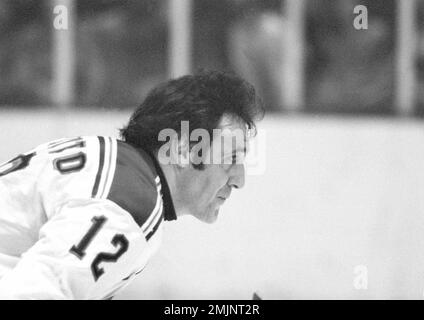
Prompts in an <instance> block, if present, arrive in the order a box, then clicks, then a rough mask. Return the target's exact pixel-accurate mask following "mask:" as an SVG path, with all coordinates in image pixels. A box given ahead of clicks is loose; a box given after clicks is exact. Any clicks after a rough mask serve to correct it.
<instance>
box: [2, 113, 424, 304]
mask: <svg viewBox="0 0 424 320" xmlns="http://www.w3.org/2000/svg"><path fill="white" fill-rule="evenodd" d="M129 113H130V111H126V112H110V111H104V112H102V111H100V112H94V111H93V112H90V111H79V112H78V111H74V112H73V113H68V114H66V113H65V114H63V113H62V112H57V113H55V112H54V111H51V110H46V111H42V110H37V111H34V112H32V113H31V112H27V111H26V112H18V111H1V112H0V128H1V132H2V135H1V136H0V146H1V147H0V148H1V152H0V161H6V160H7V159H9V158H10V157H12V156H14V155H16V154H18V153H20V152H24V151H27V150H29V149H31V148H32V147H34V146H35V145H37V144H39V143H42V142H46V141H48V140H52V139H56V138H60V137H65V136H74V135H89V134H97V135H112V136H116V135H117V130H116V129H118V128H119V127H121V126H122V125H123V124H124V123H125V121H126V119H127V117H128V116H129ZM259 130H264V131H266V157H265V158H266V171H265V173H264V174H263V175H251V176H250V175H249V176H247V180H246V186H245V188H244V189H242V190H234V192H233V195H232V199H230V200H229V201H228V203H226V205H225V206H224V207H223V209H222V211H221V216H220V218H219V220H218V222H217V223H216V224H214V225H204V224H202V223H200V222H198V221H197V220H195V219H193V218H190V217H184V218H181V219H179V220H178V221H177V222H172V223H166V224H165V233H164V239H163V246H162V248H161V250H160V252H159V253H158V254H157V255H156V256H155V257H154V258H153V259H152V260H151V262H150V264H149V265H148V266H147V268H146V269H145V271H143V273H141V274H140V276H139V278H138V279H137V280H136V281H134V282H133V283H132V284H131V285H129V286H128V287H127V288H126V289H125V291H124V292H122V293H121V294H120V295H119V296H117V298H118V299H251V297H252V293H253V292H254V291H257V292H258V293H259V295H261V296H262V298H264V299H315V298H320V299H342V298H347V299H391V298H401V299H403V298H409V299H422V298H423V296H424V197H423V192H424V191H423V190H424V148H423V146H424V128H423V122H422V121H421V122H420V121H416V120H399V119H393V118H389V119H382V118H369V117H367V118H359V117H356V118H346V117H345V118H342V117H317V116H296V117H283V116H279V117H277V116H273V115H269V116H268V118H267V119H266V120H264V121H263V122H262V123H260V125H259ZM358 270H359V272H360V275H359V273H358ZM358 276H361V277H362V278H361V279H362V282H361V283H362V286H360V287H359V288H358V287H357V286H355V284H357V280H358ZM364 281H365V282H364Z"/></svg>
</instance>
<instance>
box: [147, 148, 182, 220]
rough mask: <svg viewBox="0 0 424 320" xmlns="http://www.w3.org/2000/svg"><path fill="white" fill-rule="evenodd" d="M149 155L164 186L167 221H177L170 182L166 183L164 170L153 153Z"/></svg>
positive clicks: (163, 193)
mask: <svg viewBox="0 0 424 320" xmlns="http://www.w3.org/2000/svg"><path fill="white" fill-rule="evenodd" d="M146 152H147V154H148V155H149V156H150V157H151V158H152V161H153V164H154V165H155V168H156V172H157V174H158V175H159V179H160V182H161V184H162V195H163V206H164V215H165V220H166V221H172V220H176V219H177V214H176V213H175V208H174V202H173V201H172V197H171V192H170V190H169V186H168V182H167V181H166V178H165V175H164V173H163V171H162V168H161V167H160V165H159V162H158V160H157V159H156V157H155V156H154V155H153V154H152V153H151V152H148V151H146Z"/></svg>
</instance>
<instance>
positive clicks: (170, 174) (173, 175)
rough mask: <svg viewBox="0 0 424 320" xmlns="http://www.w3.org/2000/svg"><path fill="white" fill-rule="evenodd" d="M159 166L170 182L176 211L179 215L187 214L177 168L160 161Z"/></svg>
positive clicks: (169, 185)
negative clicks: (181, 199) (181, 196)
mask: <svg viewBox="0 0 424 320" xmlns="http://www.w3.org/2000/svg"><path fill="white" fill-rule="evenodd" d="M159 166H160V168H161V169H162V171H163V174H164V176H165V179H166V181H167V182H168V187H169V191H170V193H171V197H172V200H173V202H174V208H175V213H176V215H177V216H182V215H184V214H185V211H186V210H185V208H184V207H183V206H182V205H181V201H180V197H179V192H178V190H179V186H178V183H177V181H178V180H177V174H178V173H177V170H176V168H175V167H174V166H173V165H172V164H162V163H160V162H159Z"/></svg>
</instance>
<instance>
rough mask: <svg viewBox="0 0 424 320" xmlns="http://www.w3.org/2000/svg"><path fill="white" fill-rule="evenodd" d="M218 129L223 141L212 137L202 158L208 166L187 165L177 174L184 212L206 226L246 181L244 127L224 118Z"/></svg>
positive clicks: (228, 118)
mask: <svg viewBox="0 0 424 320" xmlns="http://www.w3.org/2000/svg"><path fill="white" fill-rule="evenodd" d="M217 129H220V135H221V137H222V138H221V139H219V137H218V139H217V138H216V136H215V138H214V139H213V140H212V144H211V146H210V148H208V150H206V151H207V152H206V154H205V158H207V159H209V163H206V164H204V168H203V169H196V168H194V167H193V166H192V165H190V166H187V167H185V168H183V169H181V171H180V175H179V182H180V184H179V185H180V186H184V187H183V188H182V189H181V190H180V192H179V200H180V202H181V203H184V207H185V211H186V213H188V214H191V215H193V216H195V217H196V218H198V219H199V220H201V221H204V222H208V223H212V222H214V221H215V220H216V219H217V217H218V212H219V209H220V207H221V206H222V205H223V204H224V203H225V201H227V200H228V198H229V197H230V194H231V191H232V189H233V188H237V189H238V188H242V187H243V185H244V179H245V172H244V171H245V169H244V164H243V160H244V157H245V154H246V143H247V142H246V126H245V124H244V123H243V122H242V121H239V120H236V119H235V118H234V117H231V116H223V117H222V119H221V121H220V124H219V126H218V128H217ZM236 136H237V137H238V139H235V137H236ZM211 139H212V137H211ZM236 140H237V143H235V141H236Z"/></svg>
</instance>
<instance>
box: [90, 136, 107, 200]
mask: <svg viewBox="0 0 424 320" xmlns="http://www.w3.org/2000/svg"><path fill="white" fill-rule="evenodd" d="M97 138H98V139H99V169H98V170H97V174H96V179H95V181H94V186H93V191H92V193H91V196H92V197H93V198H94V197H96V196H97V193H98V191H99V185H100V178H101V174H102V171H103V167H104V164H105V138H104V137H97Z"/></svg>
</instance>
